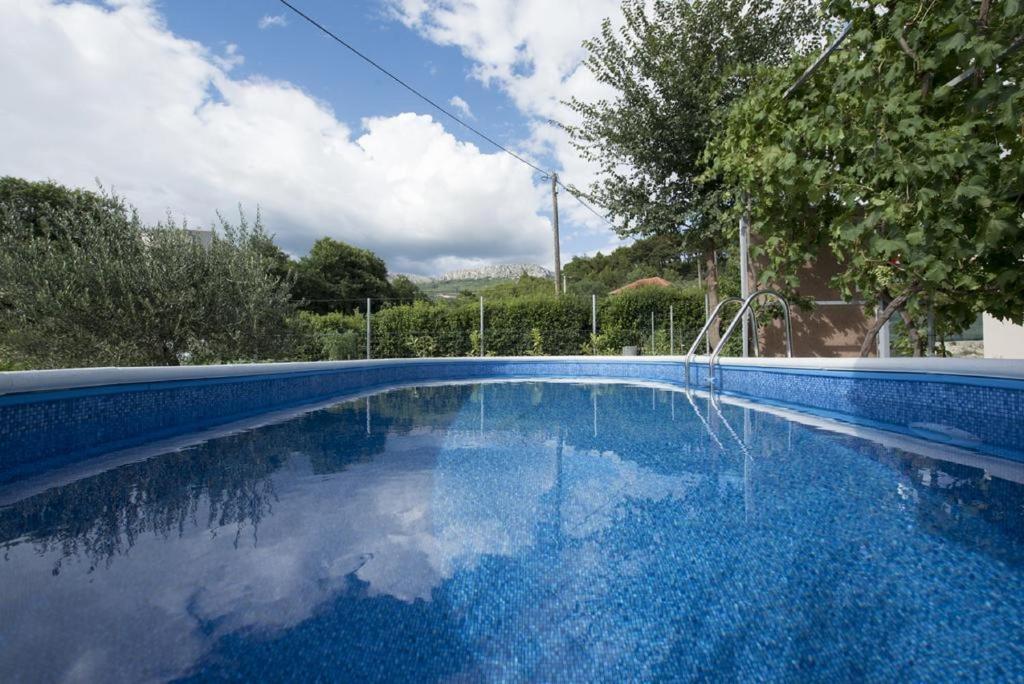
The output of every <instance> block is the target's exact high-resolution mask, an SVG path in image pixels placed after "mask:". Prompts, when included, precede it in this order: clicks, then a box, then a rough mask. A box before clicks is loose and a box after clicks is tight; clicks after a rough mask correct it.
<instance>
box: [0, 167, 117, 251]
mask: <svg viewBox="0 0 1024 684" xmlns="http://www.w3.org/2000/svg"><path fill="white" fill-rule="evenodd" d="M0 205H5V206H7V207H10V208H12V209H14V210H15V211H16V212H17V214H18V216H19V217H20V219H19V220H20V221H21V222H22V224H23V225H24V226H26V227H27V228H29V229H31V232H32V233H33V234H34V235H38V236H52V237H66V236H61V235H58V233H59V232H60V231H61V230H63V229H70V230H71V231H72V234H74V229H75V226H77V225H78V224H79V223H80V222H83V221H84V222H85V223H86V224H93V223H96V222H97V221H101V220H103V218H104V217H106V216H107V215H110V214H115V215H116V214H122V213H124V211H125V210H126V207H125V206H124V204H123V203H122V202H121V200H120V199H118V198H117V197H115V196H113V195H106V194H102V193H96V192H89V191H88V190H81V189H72V188H67V187H64V186H63V185H58V184H57V183H53V182H50V181H39V182H34V181H28V180H24V179H22V178H14V177H12V176H5V177H3V178H0ZM57 217H60V218H57Z"/></svg>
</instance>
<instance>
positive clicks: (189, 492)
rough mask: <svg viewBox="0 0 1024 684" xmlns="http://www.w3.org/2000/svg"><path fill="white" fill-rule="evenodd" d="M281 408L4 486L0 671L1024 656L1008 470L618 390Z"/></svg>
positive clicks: (58, 674) (913, 673) (702, 400)
mask: <svg viewBox="0 0 1024 684" xmlns="http://www.w3.org/2000/svg"><path fill="white" fill-rule="evenodd" d="M276 420H277V422H274V423H270V424H266V425H263V426H262V427H257V428H253V429H249V430H246V431H242V432H237V433H234V434H228V435H224V436H220V437H217V438H212V439H208V440H206V441H200V442H197V443H194V444H192V445H191V446H186V447H183V448H178V449H176V450H173V451H169V452H167V453H163V454H155V455H154V454H153V453H149V452H141V451H140V452H136V453H134V454H133V453H132V452H128V453H126V454H120V455H117V456H116V457H113V458H108V459H106V460H101V461H98V463H103V464H105V465H103V466H102V467H100V466H95V467H93V468H92V469H91V470H89V469H88V468H87V467H85V466H87V464H85V465H83V464H79V467H78V470H64V471H59V472H54V473H51V474H50V475H48V476H44V477H42V478H37V479H36V480H35V481H33V482H30V483H24V482H22V483H14V484H13V485H8V486H7V487H6V488H5V489H0V502H2V507H0V545H2V547H3V548H2V553H3V557H2V560H0V616H2V617H0V679H2V680H4V681H103V682H114V681H131V682H135V681H166V680H195V681H210V680H224V679H232V680H236V681H281V680H296V681H306V680H309V679H313V678H316V677H318V676H319V678H321V679H324V680H333V681H370V680H372V681H432V680H458V681H481V680H484V681H489V680H507V681H585V682H591V681H622V680H631V681H636V680H655V679H657V680H680V681H708V680H725V681H737V680H740V681H753V680H757V681H800V680H807V681H971V682H986V681H992V682H996V681H1009V680H1020V679H1021V678H1024V647H1022V644H1024V486H1022V484H1021V482H1024V467H1022V466H1021V465H1017V464H1012V463H1007V462H999V461H994V460H991V459H988V460H986V459H985V458H984V457H981V456H976V455H973V454H971V453H968V452H955V451H952V450H950V448H948V447H936V448H931V447H929V446H928V445H926V444H925V445H914V444H910V443H907V441H906V440H905V439H903V438H900V439H903V442H902V443H901V444H902V447H901V448H895V447H894V446H892V445H891V443H890V445H889V446H887V445H886V444H885V442H886V440H885V438H884V436H883V437H879V436H877V435H876V436H872V438H870V439H869V438H865V437H863V436H852V435H851V434H844V433H843V431H842V430H843V428H839V427H837V428H836V429H838V430H839V431H836V430H835V429H830V426H829V425H827V424H825V425H818V426H812V425H808V424H805V423H804V422H797V421H795V420H792V419H791V417H789V418H787V417H786V416H782V415H778V412H777V411H775V412H770V411H764V410H759V409H758V408H757V407H748V406H740V405H736V404H732V403H725V402H723V401H721V400H720V401H719V402H712V401H711V400H710V399H709V398H708V397H706V396H693V397H690V396H688V395H687V394H685V393H683V392H681V391H671V390H668V389H659V388H653V387H643V386H631V385H621V384H586V383H543V382H518V383H515V382H504V383H485V384H474V385H454V386H443V387H420V388H414V389H397V390H393V391H390V392H384V393H380V394H377V395H375V396H372V397H369V398H361V399H357V400H349V401H344V402H340V403H337V404H334V405H330V406H328V407H326V408H321V409H318V410H312V411H308V412H306V413H302V414H296V415H292V416H290V417H281V416H278V417H277V418H276ZM845 431H846V432H850V430H849V429H846V430H845ZM143 456H145V458H143Z"/></svg>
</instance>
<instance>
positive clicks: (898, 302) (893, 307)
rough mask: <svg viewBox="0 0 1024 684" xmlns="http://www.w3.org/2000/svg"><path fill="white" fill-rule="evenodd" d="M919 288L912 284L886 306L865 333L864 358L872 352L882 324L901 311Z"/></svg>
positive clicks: (862, 348)
mask: <svg viewBox="0 0 1024 684" xmlns="http://www.w3.org/2000/svg"><path fill="white" fill-rule="evenodd" d="M918 288H919V286H918V285H912V286H911V287H910V289H908V290H907V291H906V292H904V293H903V294H901V295H900V296H899V297H896V298H894V299H893V300H892V301H891V302H889V305H888V306H886V307H885V309H884V310H883V311H882V313H881V314H879V315H878V317H877V318H875V321H874V323H872V324H871V327H870V328H868V332H867V334H865V335H864V342H863V343H861V345H860V357H861V358H862V359H863V358H866V357H867V355H868V354H870V353H871V348H872V347H873V346H874V344H875V338H876V337H877V336H878V331H879V330H881V329H882V326H883V325H885V323H886V321H888V320H889V319H890V318H892V316H893V314H895V313H896V312H897V311H899V310H900V309H901V308H902V307H903V305H904V304H906V303H907V300H908V299H910V295H912V294H914V293H915V292H917V290H918Z"/></svg>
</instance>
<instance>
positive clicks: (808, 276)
mask: <svg viewBox="0 0 1024 684" xmlns="http://www.w3.org/2000/svg"><path fill="white" fill-rule="evenodd" d="M756 267H757V265H756V264H753V263H752V264H751V270H752V271H753V270H755V269H756ZM839 268H840V267H839V264H838V263H837V262H836V259H835V257H834V256H832V253H831V252H829V250H828V249H827V248H823V249H822V250H821V251H820V252H819V253H818V257H817V258H816V259H814V260H813V261H810V262H808V263H807V265H805V266H804V268H802V269H800V271H799V272H798V273H797V276H798V277H799V278H800V288H799V292H800V295H801V296H803V297H810V298H812V299H815V300H819V301H821V300H824V301H835V300H840V299H841V295H840V294H839V292H837V291H836V290H834V289H833V288H831V287H829V284H828V281H829V279H831V278H832V276H833V275H835V274H836V272H837V271H838V270H839ZM750 282H751V283H756V282H757V279H756V274H752V275H751V279H750ZM752 287H754V286H753V285H752ZM792 317H793V356H814V357H826V358H828V357H843V356H858V355H859V353H860V345H861V342H862V341H863V339H864V335H865V334H866V333H867V329H868V326H869V325H870V323H871V318H872V315H871V314H869V313H867V312H865V308H864V306H863V305H859V306H858V305H849V304H840V305H836V304H826V305H821V306H815V307H814V308H813V309H812V310H811V311H801V310H800V309H799V308H798V307H796V306H794V307H792ZM762 340H763V342H764V345H765V346H764V349H766V355H768V356H780V355H784V354H785V349H786V345H785V335H784V333H783V332H782V324H781V322H779V321H777V322H776V323H775V324H774V325H769V326H767V329H766V330H764V331H762Z"/></svg>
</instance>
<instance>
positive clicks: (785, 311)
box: [687, 290, 793, 387]
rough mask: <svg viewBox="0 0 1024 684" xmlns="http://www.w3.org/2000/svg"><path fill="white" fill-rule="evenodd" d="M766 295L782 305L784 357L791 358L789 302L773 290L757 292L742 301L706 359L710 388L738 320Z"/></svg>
mask: <svg viewBox="0 0 1024 684" xmlns="http://www.w3.org/2000/svg"><path fill="white" fill-rule="evenodd" d="M766 295H767V296H769V297H774V298H775V299H777V300H778V301H779V304H781V305H782V316H783V319H784V321H785V325H786V356H788V357H789V358H793V323H792V322H791V320H790V317H789V302H787V301H786V299H785V297H783V296H782V295H781V294H779V293H778V292H776V291H775V290H758V291H757V292H754V293H752V294H751V295H750V296H749V297H747V298H746V299H745V300H743V306H741V307H740V310H739V311H737V312H736V315H735V316H734V317H733V319H732V322H731V323H729V327H728V328H726V329H725V332H724V333H723V334H722V339H721V340H719V341H718V346H716V347H715V350H714V351H713V352H711V358H709V359H708V384H709V385H711V386H712V387H714V386H715V361H716V360H717V359H718V356H719V354H721V353H722V349H724V348H725V343H726V342H728V341H729V337H731V336H732V334H733V332H734V331H735V330H736V326H737V325H738V324H739V322H740V320H742V319H743V314H745V313H746V312H747V311H749V310H750V307H751V306H753V304H754V300H755V299H757V298H758V297H764V296H766ZM716 312H717V309H716ZM754 330H755V332H756V330H757V321H756V320H755V321H754ZM754 346H755V348H756V346H757V343H756V336H755V343H754ZM687 382H689V374H687Z"/></svg>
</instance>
